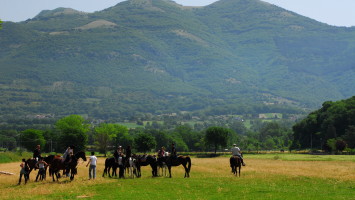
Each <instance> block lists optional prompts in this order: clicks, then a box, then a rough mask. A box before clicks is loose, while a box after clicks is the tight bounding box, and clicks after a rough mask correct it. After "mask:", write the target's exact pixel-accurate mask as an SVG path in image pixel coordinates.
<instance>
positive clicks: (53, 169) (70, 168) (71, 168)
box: [49, 151, 86, 181]
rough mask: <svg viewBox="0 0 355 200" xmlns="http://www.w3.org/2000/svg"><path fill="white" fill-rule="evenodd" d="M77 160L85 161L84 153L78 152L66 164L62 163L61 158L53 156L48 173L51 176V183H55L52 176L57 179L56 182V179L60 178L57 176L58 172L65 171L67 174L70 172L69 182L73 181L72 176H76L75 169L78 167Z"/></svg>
mask: <svg viewBox="0 0 355 200" xmlns="http://www.w3.org/2000/svg"><path fill="white" fill-rule="evenodd" d="M79 158H81V159H83V160H84V161H86V156H85V152H83V151H80V152H78V153H76V154H75V155H74V156H72V157H71V161H70V162H68V163H64V162H63V159H62V157H60V156H55V157H54V158H53V161H52V162H51V165H50V166H49V171H50V174H51V175H52V176H53V181H55V179H54V175H55V176H56V177H57V181H58V177H60V175H59V171H60V170H66V172H67V173H69V172H70V180H71V181H72V180H74V175H75V174H77V169H76V168H77V165H78V160H79Z"/></svg>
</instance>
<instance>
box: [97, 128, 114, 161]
mask: <svg viewBox="0 0 355 200" xmlns="http://www.w3.org/2000/svg"><path fill="white" fill-rule="evenodd" d="M118 131H119V129H117V126H115V124H107V123H102V124H100V125H99V126H97V127H95V129H94V139H95V145H97V147H98V150H99V151H100V153H104V154H105V156H106V153H107V150H108V148H109V146H111V145H112V143H113V141H114V140H113V139H114V138H116V137H117V133H118Z"/></svg>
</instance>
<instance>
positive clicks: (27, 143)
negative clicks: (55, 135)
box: [21, 129, 46, 151]
mask: <svg viewBox="0 0 355 200" xmlns="http://www.w3.org/2000/svg"><path fill="white" fill-rule="evenodd" d="M45 144H46V141H45V140H44V137H43V131H42V130H35V129H27V130H25V131H23V132H22V133H21V145H22V146H23V147H25V148H26V149H27V150H29V151H33V150H34V149H35V148H36V146H37V145H41V147H44V145H45Z"/></svg>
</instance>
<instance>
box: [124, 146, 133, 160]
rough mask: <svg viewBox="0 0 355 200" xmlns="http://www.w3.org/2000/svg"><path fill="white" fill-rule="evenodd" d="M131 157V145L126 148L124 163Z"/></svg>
mask: <svg viewBox="0 0 355 200" xmlns="http://www.w3.org/2000/svg"><path fill="white" fill-rule="evenodd" d="M130 157H132V149H131V145H128V146H127V147H126V156H125V162H129V158H130Z"/></svg>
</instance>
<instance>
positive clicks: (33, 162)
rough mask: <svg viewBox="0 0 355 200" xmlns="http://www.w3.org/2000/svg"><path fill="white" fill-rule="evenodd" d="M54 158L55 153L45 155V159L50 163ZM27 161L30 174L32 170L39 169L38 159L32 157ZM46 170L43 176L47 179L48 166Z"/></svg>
mask: <svg viewBox="0 0 355 200" xmlns="http://www.w3.org/2000/svg"><path fill="white" fill-rule="evenodd" d="M53 158H54V155H49V156H46V157H44V158H43V160H44V161H45V162H46V163H47V164H48V165H50V163H51V162H52V160H53ZM27 163H28V166H29V168H30V169H29V171H28V175H30V173H31V172H32V170H33V169H34V170H37V169H38V167H37V166H36V164H37V160H36V159H34V158H30V159H28V160H27ZM44 170H45V171H44V177H43V178H44V179H46V173H47V167H45V168H44Z"/></svg>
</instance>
